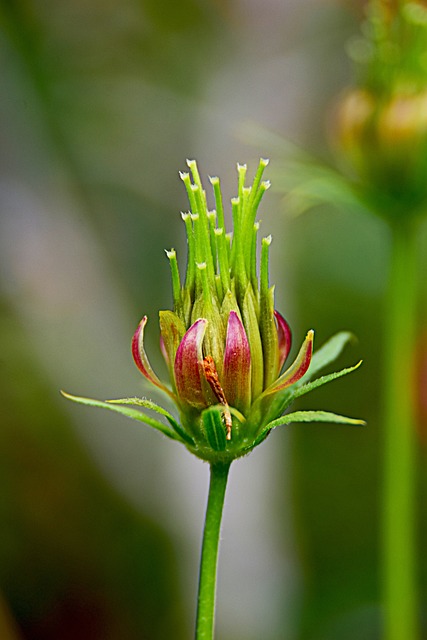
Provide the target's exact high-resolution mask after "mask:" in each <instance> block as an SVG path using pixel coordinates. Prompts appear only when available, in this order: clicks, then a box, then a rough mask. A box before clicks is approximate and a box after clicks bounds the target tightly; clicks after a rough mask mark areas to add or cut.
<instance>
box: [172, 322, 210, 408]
mask: <svg viewBox="0 0 427 640" xmlns="http://www.w3.org/2000/svg"><path fill="white" fill-rule="evenodd" d="M207 323H208V321H207V320H205V319H204V318H199V320H196V322H195V323H194V324H192V325H191V327H190V328H189V329H188V331H187V332H186V333H185V335H184V337H183V339H182V340H181V343H180V345H179V347H178V350H177V352H176V357H175V368H174V371H175V385H176V390H177V394H178V397H179V399H180V400H183V401H184V402H186V403H187V404H189V405H191V406H193V407H196V408H199V409H200V408H202V407H205V406H206V399H205V394H204V390H203V378H204V373H203V352H202V343H203V338H204V336H205V331H206V325H207Z"/></svg>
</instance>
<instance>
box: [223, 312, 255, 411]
mask: <svg viewBox="0 0 427 640" xmlns="http://www.w3.org/2000/svg"><path fill="white" fill-rule="evenodd" d="M222 385H223V389H224V393H225V396H226V398H227V402H228V404H229V405H230V406H232V407H236V409H239V410H240V411H242V413H244V412H245V410H247V409H248V408H249V406H250V402H251V351H250V348H249V342H248V338H247V335H246V331H245V328H244V326H243V324H242V322H241V320H240V318H239V316H238V315H237V313H236V312H235V311H230V315H229V317H228V325H227V338H226V343H225V353H224V368H223V375H222Z"/></svg>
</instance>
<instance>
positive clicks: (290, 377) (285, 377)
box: [264, 330, 314, 395]
mask: <svg viewBox="0 0 427 640" xmlns="http://www.w3.org/2000/svg"><path fill="white" fill-rule="evenodd" d="M313 339H314V331H311V330H310V331H309V332H308V333H307V337H306V339H305V340H304V342H303V344H302V347H301V349H300V350H299V353H298V355H297V357H296V358H295V361H294V362H293V363H292V364H291V366H290V367H289V369H287V370H286V371H285V372H284V373H283V374H282V375H281V376H280V378H278V379H277V380H276V382H274V383H273V384H272V385H270V386H269V387H268V389H266V390H265V391H264V393H265V394H266V395H268V394H270V393H276V392H277V391H282V390H283V389H286V387H290V386H291V385H292V384H295V382H298V380H300V379H301V378H302V377H303V375H304V374H305V373H306V371H307V370H308V367H309V366H310V362H311V356H312V355H313Z"/></svg>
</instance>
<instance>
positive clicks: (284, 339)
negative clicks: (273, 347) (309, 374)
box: [274, 311, 292, 373]
mask: <svg viewBox="0 0 427 640" xmlns="http://www.w3.org/2000/svg"><path fill="white" fill-rule="evenodd" d="M274 316H275V318H276V322H277V337H278V338H279V371H278V373H280V371H281V370H282V367H283V365H284V364H285V361H286V358H287V357H288V355H289V351H290V350H291V345H292V333H291V329H290V326H289V325H288V323H287V322H286V320H285V318H284V317H283V316H282V315H281V314H280V313H279V312H278V311H275V312H274Z"/></svg>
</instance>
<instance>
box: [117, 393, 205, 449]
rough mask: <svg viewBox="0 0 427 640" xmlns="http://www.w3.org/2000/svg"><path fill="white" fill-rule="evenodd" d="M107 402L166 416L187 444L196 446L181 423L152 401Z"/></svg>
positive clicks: (125, 399)
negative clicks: (129, 405)
mask: <svg viewBox="0 0 427 640" xmlns="http://www.w3.org/2000/svg"><path fill="white" fill-rule="evenodd" d="M106 402H108V404H131V405H135V406H137V407H144V408H145V409H151V410H152V411H155V412H156V413H159V414H160V415H162V416H165V418H166V419H167V421H168V422H169V424H170V425H171V427H172V428H173V430H174V431H176V433H177V434H178V435H179V436H180V437H181V438H182V439H183V440H185V442H187V444H191V445H192V446H194V440H193V439H192V438H191V436H189V435H188V433H187V432H186V431H184V429H183V428H182V427H181V425H180V424H179V422H178V421H177V420H175V418H174V417H173V415H172V414H171V413H169V411H166V409H163V407H161V406H160V405H158V404H156V403H155V402H153V401H152V400H148V399H147V398H120V399H117V400H106Z"/></svg>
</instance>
